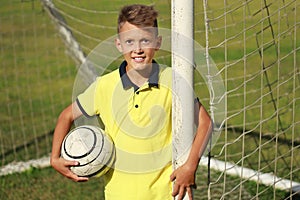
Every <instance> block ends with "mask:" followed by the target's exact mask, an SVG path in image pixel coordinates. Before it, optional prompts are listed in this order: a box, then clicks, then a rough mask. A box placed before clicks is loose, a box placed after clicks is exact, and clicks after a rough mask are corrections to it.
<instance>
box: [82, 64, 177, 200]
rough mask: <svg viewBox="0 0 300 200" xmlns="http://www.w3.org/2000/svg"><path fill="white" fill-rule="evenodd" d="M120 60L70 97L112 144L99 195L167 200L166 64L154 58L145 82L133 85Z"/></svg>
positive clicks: (169, 153) (168, 79)
mask: <svg viewBox="0 0 300 200" xmlns="http://www.w3.org/2000/svg"><path fill="white" fill-rule="evenodd" d="M126 65H127V63H126V62H125V61H124V62H123V63H122V64H121V66H120V68H119V69H118V70H115V71H113V72H111V73H109V74H106V75H104V76H102V77H99V78H98V79H97V80H96V81H95V82H94V83H92V84H91V86H90V87H89V88H88V89H87V90H86V91H85V92H84V93H82V94H81V95H79V96H78V98H77V100H76V101H77V103H78V105H79V107H80V109H81V110H82V112H83V113H84V114H85V115H86V116H94V115H99V116H100V117H101V119H102V121H103V123H104V125H105V132H106V133H107V134H109V135H110V136H111V138H112V139H113V141H114V144H115V147H116V161H115V165H114V168H113V170H111V171H110V173H108V174H106V175H105V180H106V186H105V198H106V200H168V199H170V200H171V199H172V196H171V193H172V184H171V182H170V175H171V173H172V164H171V160H172V145H171V144H172V135H171V134H172V123H171V122H172V118H171V108H172V92H171V74H172V72H171V68H168V67H167V68H163V67H161V66H159V65H158V64H157V63H155V61H154V62H153V65H152V73H151V76H150V78H149V80H148V82H146V83H145V84H144V85H143V86H141V87H139V88H138V87H137V86H135V85H134V84H133V83H132V82H131V81H130V79H129V78H128V76H127V74H126Z"/></svg>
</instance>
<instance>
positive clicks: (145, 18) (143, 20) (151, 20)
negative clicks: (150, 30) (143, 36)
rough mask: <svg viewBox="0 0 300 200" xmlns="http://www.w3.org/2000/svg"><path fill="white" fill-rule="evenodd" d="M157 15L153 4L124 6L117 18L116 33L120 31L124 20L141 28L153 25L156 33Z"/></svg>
mask: <svg viewBox="0 0 300 200" xmlns="http://www.w3.org/2000/svg"><path fill="white" fill-rule="evenodd" d="M157 16H158V12H157V11H156V10H155V9H154V7H153V6H146V5H142V4H133V5H129V6H124V7H123V8H122V9H121V11H120V14H119V18H118V33H120V29H121V28H122V26H123V25H124V24H125V22H129V23H130V24H133V25H135V26H138V27H142V28H145V27H154V28H155V32H156V35H157V34H158V30H157Z"/></svg>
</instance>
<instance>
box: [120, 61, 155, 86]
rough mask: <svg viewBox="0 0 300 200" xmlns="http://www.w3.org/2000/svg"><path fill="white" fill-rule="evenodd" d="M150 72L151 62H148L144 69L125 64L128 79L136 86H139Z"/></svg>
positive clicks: (147, 78) (145, 80) (148, 76)
mask: <svg viewBox="0 0 300 200" xmlns="http://www.w3.org/2000/svg"><path fill="white" fill-rule="evenodd" d="M151 72H152V64H149V66H147V67H146V68H145V69H144V70H139V71H138V70H134V69H132V68H130V67H128V65H127V66H126V73H127V76H128V77H129V79H130V81H131V82H132V83H134V84H135V85H136V86H138V87H141V86H142V85H144V84H145V82H147V81H148V80H149V78H150V75H151Z"/></svg>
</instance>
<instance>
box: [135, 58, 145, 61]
mask: <svg viewBox="0 0 300 200" xmlns="http://www.w3.org/2000/svg"><path fill="white" fill-rule="evenodd" d="M134 59H135V60H138V61H140V60H143V58H134Z"/></svg>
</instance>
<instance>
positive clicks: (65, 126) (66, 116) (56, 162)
mask: <svg viewBox="0 0 300 200" xmlns="http://www.w3.org/2000/svg"><path fill="white" fill-rule="evenodd" d="M81 115H82V112H81V111H80V109H79V108H78V106H77V103H76V102H75V103H72V104H71V105H69V106H68V107H67V108H65V109H64V110H63V111H62V112H61V114H60V115H59V117H58V120H57V124H56V127H55V131H54V135H53V141H52V152H51V158H50V163H51V165H52V167H53V168H54V169H55V170H57V171H58V172H59V173H61V174H62V175H64V176H65V177H67V178H69V179H72V180H73V181H76V182H78V181H87V180H88V178H85V177H78V176H77V175H75V174H74V173H73V172H72V171H71V170H70V167H71V166H75V165H78V163H77V162H76V161H67V160H65V159H63V158H61V157H60V151H61V145H62V142H63V140H64V138H65V136H66V134H67V133H68V132H69V131H70V128H71V126H72V124H73V121H74V120H75V119H76V118H78V117H79V116H81Z"/></svg>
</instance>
